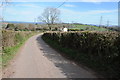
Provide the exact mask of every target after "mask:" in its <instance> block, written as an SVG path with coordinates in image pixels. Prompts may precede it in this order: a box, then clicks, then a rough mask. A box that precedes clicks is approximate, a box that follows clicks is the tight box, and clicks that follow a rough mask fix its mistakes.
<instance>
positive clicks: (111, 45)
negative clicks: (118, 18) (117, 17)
mask: <svg viewBox="0 0 120 80" xmlns="http://www.w3.org/2000/svg"><path fill="white" fill-rule="evenodd" d="M43 38H44V40H50V41H52V42H53V43H56V44H57V45H58V46H60V47H61V48H68V49H71V50H73V51H77V52H76V53H72V56H71V52H69V53H66V55H68V56H70V57H72V59H74V60H76V61H77V62H80V63H83V64H85V65H87V66H88V67H91V68H93V69H94V70H96V71H98V72H99V73H100V74H103V75H104V76H106V77H110V78H113V77H114V78H116V77H119V74H120V68H119V67H120V33H119V32H88V31H81V32H48V33H44V34H43Z"/></svg>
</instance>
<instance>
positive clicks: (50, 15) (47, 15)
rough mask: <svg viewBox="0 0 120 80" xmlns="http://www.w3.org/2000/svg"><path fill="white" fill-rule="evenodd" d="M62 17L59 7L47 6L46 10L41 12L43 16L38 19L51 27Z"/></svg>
mask: <svg viewBox="0 0 120 80" xmlns="http://www.w3.org/2000/svg"><path fill="white" fill-rule="evenodd" d="M59 17H60V10H58V9H57V8H46V9H44V12H43V13H42V14H41V16H39V17H38V19H39V20H40V21H42V22H44V23H46V24H47V25H48V27H50V28H51V26H50V25H52V24H55V23H57V22H58V21H59Z"/></svg>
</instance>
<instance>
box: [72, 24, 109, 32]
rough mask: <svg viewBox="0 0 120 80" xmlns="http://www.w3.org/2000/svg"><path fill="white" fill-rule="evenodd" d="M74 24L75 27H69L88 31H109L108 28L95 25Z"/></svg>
mask: <svg viewBox="0 0 120 80" xmlns="http://www.w3.org/2000/svg"><path fill="white" fill-rule="evenodd" d="M74 26H75V27H73V28H70V29H78V30H88V31H109V30H108V29H105V28H102V27H97V26H91V25H80V24H74Z"/></svg>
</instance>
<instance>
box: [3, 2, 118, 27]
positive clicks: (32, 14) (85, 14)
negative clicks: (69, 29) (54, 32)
mask: <svg viewBox="0 0 120 80" xmlns="http://www.w3.org/2000/svg"><path fill="white" fill-rule="evenodd" d="M60 4H62V2H12V3H11V4H10V5H9V6H7V7H6V8H5V9H4V11H3V15H4V19H5V20H6V21H25V22H33V21H34V20H35V18H37V17H38V16H40V15H41V13H42V12H43V10H44V9H45V8H47V7H55V8H56V7H58V6H59V5H60ZM59 9H60V11H61V16H60V17H61V21H62V22H78V23H84V24H98V25H99V23H100V17H101V16H103V20H102V24H103V25H106V24H107V21H108V20H109V21H110V25H118V3H117V2H66V3H65V4H64V5H62V6H61V7H60V8H59Z"/></svg>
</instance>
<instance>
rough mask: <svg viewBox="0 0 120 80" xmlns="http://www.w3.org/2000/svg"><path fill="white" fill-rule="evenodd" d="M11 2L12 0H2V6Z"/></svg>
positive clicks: (0, 2)
mask: <svg viewBox="0 0 120 80" xmlns="http://www.w3.org/2000/svg"><path fill="white" fill-rule="evenodd" d="M9 2H10V0H0V7H2V6H4V5H7V4H8V3H9Z"/></svg>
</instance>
